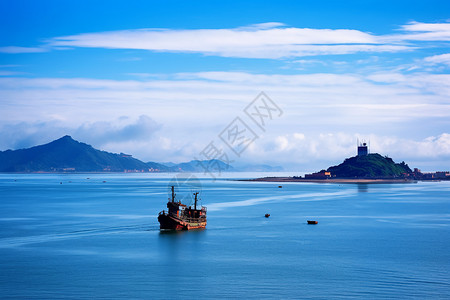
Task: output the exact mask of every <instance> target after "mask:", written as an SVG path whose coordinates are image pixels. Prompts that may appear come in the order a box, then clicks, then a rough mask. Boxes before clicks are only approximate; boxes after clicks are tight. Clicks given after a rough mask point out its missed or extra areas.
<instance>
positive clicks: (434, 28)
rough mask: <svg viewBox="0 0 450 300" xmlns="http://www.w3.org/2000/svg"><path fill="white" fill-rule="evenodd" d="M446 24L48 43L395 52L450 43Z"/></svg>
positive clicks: (121, 35) (239, 51)
mask: <svg viewBox="0 0 450 300" xmlns="http://www.w3.org/2000/svg"><path fill="white" fill-rule="evenodd" d="M449 27H450V23H418V22H412V23H409V24H406V25H403V26H401V31H402V33H401V34H391V35H374V34H371V33H367V32H362V31H359V30H354V29H313V28H296V27H288V26H286V25H285V24H282V23H278V22H269V23H262V24H254V25H249V26H244V27H238V28H230V29H191V30H189V29H184V30H175V29H154V28H153V29H136V30H120V31H109V32H97V33H83V34H78V35H70V36H61V37H55V38H53V39H51V40H49V42H48V43H49V46H52V47H90V48H109V49H141V50H150V51H165V52H192V53H202V54H205V55H217V56H224V57H242V58H269V59H280V58H286V57H302V56H313V55H329V54H334V55H335V54H352V53H358V52H371V53H377V52H399V51H409V50H414V49H416V48H417V47H419V45H417V44H414V45H412V44H407V43H405V42H406V41H450V29H449Z"/></svg>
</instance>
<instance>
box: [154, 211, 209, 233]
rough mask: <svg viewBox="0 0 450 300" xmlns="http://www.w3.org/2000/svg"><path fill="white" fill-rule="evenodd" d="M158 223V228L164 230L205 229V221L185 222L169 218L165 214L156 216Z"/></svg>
mask: <svg viewBox="0 0 450 300" xmlns="http://www.w3.org/2000/svg"><path fill="white" fill-rule="evenodd" d="M158 222H159V228H160V229H166V230H190V229H203V228H205V227H206V220H205V221H202V220H199V221H186V220H182V219H179V218H175V217H172V216H169V215H167V214H160V215H159V216H158Z"/></svg>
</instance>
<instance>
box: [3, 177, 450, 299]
mask: <svg viewBox="0 0 450 300" xmlns="http://www.w3.org/2000/svg"><path fill="white" fill-rule="evenodd" d="M230 176H231V175H230ZM237 176H242V175H237ZM87 177H89V178H90V179H87ZM103 181H106V182H103ZM169 181H170V177H164V176H163V175H152V174H139V175H132V174H128V175H127V174H114V175H100V174H98V175H44V174H42V175H5V174H2V175H0V197H1V200H0V270H1V271H0V295H1V297H2V298H3V299H8V298H22V299H49V298H72V299H86V298H89V299H91V298H97V299H98V298H100V299H114V298H133V299H171V298H183V299H198V298H199V299H214V298H284V299H286V298H296V299H299V298H317V299H329V298H364V299H366V298H390V299H392V298H417V299H423V298H427V299H436V298H449V295H450V280H449V278H450V274H449V273H450V272H449V269H450V267H449V266H450V250H449V248H450V226H449V225H450V206H449V203H450V197H449V196H450V182H427V183H417V184H378V185H356V184H348V185H339V184H313V183H311V184H310V183H302V184H293V183H291V184H283V188H281V189H280V188H278V187H277V186H278V184H276V183H255V182H238V181H231V180H220V181H215V182H213V181H212V180H209V179H202V180H201V184H202V187H203V192H202V199H203V204H205V205H206V206H207V207H208V226H207V229H206V230H203V231H190V232H179V233H160V231H159V224H158V222H157V219H156V217H157V213H158V212H159V211H161V210H162V209H165V203H166V200H167V192H168V188H167V186H168V182H169ZM60 183H62V184H60ZM180 193H181V192H180ZM265 213H270V214H271V217H270V218H268V219H266V218H264V214H265ZM307 219H314V220H318V221H319V224H318V225H306V220H307Z"/></svg>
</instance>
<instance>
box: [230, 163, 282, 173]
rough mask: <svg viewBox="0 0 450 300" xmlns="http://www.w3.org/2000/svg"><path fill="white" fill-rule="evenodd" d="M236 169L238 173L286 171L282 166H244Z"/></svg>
mask: <svg viewBox="0 0 450 300" xmlns="http://www.w3.org/2000/svg"><path fill="white" fill-rule="evenodd" d="M234 168H235V170H236V171H238V172H282V171H283V170H284V169H283V167H281V166H275V167H273V166H269V165H244V166H239V167H234Z"/></svg>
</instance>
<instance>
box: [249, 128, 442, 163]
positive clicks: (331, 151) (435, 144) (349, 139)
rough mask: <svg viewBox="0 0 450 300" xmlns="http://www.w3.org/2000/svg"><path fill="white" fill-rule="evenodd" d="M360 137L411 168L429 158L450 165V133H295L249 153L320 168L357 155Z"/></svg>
mask: <svg viewBox="0 0 450 300" xmlns="http://www.w3.org/2000/svg"><path fill="white" fill-rule="evenodd" d="M358 138H359V139H361V138H365V139H367V140H369V141H370V150H371V152H372V153H379V154H381V155H383V156H389V157H392V158H393V159H394V161H396V162H401V161H406V162H407V163H409V165H410V167H411V168H413V167H419V168H420V167H424V166H426V164H425V163H423V161H426V160H428V163H432V162H433V161H436V160H437V161H442V160H444V161H445V162H446V163H442V164H441V165H440V166H439V168H441V169H440V170H442V169H448V168H450V165H449V164H448V159H449V158H450V134H449V133H442V134H440V135H439V136H430V137H426V138H424V139H421V140H414V139H405V138H399V137H396V136H384V135H376V134H369V135H362V134H358V133H344V132H337V133H336V132H334V133H331V132H330V133H320V134H316V135H312V134H309V135H308V134H303V133H293V134H286V135H281V136H274V137H272V138H270V139H265V140H261V141H257V142H256V143H255V146H254V147H251V148H249V150H248V153H246V156H247V157H249V158H251V159H253V160H255V161H258V160H266V161H267V160H270V163H272V164H274V163H278V164H283V165H284V166H285V167H286V168H289V166H291V168H290V170H302V171H318V170H320V169H322V168H327V167H329V166H331V165H334V164H339V163H341V162H342V161H343V160H344V159H345V158H347V157H351V156H355V155H356V141H357V139H358ZM274 158H275V159H274Z"/></svg>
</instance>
